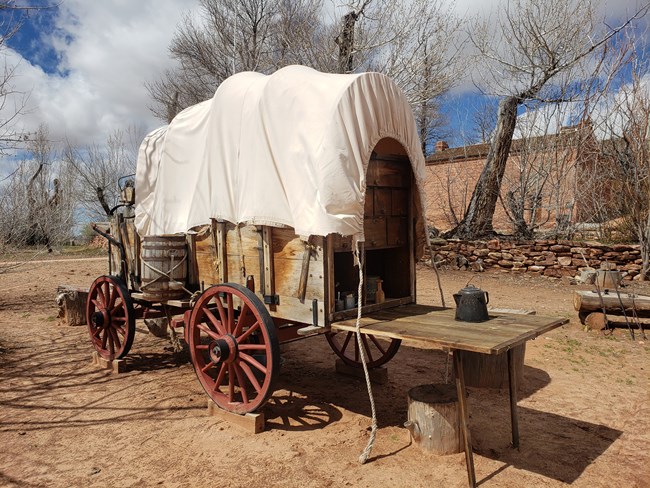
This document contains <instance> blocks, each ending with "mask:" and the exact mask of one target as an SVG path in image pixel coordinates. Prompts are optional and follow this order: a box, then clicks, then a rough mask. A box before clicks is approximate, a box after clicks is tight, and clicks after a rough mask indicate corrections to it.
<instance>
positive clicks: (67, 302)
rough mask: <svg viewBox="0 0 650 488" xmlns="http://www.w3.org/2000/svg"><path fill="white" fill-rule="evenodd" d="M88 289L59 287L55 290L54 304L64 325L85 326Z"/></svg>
mask: <svg viewBox="0 0 650 488" xmlns="http://www.w3.org/2000/svg"><path fill="white" fill-rule="evenodd" d="M87 301H88V288H83V287H78V286H70V285H59V286H58V287H57V289H56V304H57V305H58V307H59V315H58V317H59V319H61V322H62V323H63V324H65V325H86V302H87Z"/></svg>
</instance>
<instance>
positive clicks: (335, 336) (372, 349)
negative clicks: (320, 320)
mask: <svg viewBox="0 0 650 488" xmlns="http://www.w3.org/2000/svg"><path fill="white" fill-rule="evenodd" d="M325 338H326V339H327V342H329V345H330V347H331V348H332V350H333V351H334V352H335V353H336V355H337V356H338V357H340V358H341V360H342V361H343V362H344V363H345V364H347V365H349V366H352V367H355V368H361V367H362V365H361V353H360V351H359V343H358V341H357V338H356V334H355V333H354V332H348V331H341V332H327V333H326V334H325ZM361 343H362V344H363V350H364V352H365V353H366V364H367V365H368V368H377V367H379V366H381V365H382V364H386V363H387V362H388V361H390V360H391V359H393V356H395V354H397V350H398V349H399V346H400V344H401V343H402V341H401V340H400V339H390V340H387V339H384V338H380V337H377V336H374V335H371V334H361Z"/></svg>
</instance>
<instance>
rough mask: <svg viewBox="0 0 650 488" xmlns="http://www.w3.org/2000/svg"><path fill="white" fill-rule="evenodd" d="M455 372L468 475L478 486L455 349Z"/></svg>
mask: <svg viewBox="0 0 650 488" xmlns="http://www.w3.org/2000/svg"><path fill="white" fill-rule="evenodd" d="M453 356H454V373H455V374H456V390H457V392H458V406H459V407H460V430H461V432H462V434H463V444H464V446H465V463H466V464H467V477H468V479H469V486H470V487H471V488H474V487H475V486H476V474H475V472H474V457H473V455H472V438H471V435H470V433H469V413H468V410H467V395H466V393H465V375H464V373H463V363H462V361H461V358H460V351H458V350H456V349H454V352H453Z"/></svg>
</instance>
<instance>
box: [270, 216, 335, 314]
mask: <svg viewBox="0 0 650 488" xmlns="http://www.w3.org/2000/svg"><path fill="white" fill-rule="evenodd" d="M272 242H273V244H272V256H273V268H274V273H273V280H274V285H275V294H276V295H278V296H279V298H280V304H279V305H278V306H277V307H276V309H275V310H274V311H271V315H272V316H274V317H280V318H283V319H287V320H291V321H296V322H300V323H305V324H312V323H313V310H312V300H314V299H316V300H318V309H317V313H318V324H319V325H324V324H325V308H326V307H325V286H326V280H325V257H324V252H325V248H324V239H323V238H322V237H318V236H315V237H313V238H312V247H311V249H310V248H308V247H307V246H306V243H305V242H304V241H302V240H301V239H300V238H299V237H298V236H296V235H295V233H294V231H293V229H279V228H274V229H273V240H272ZM305 252H310V260H309V272H308V276H307V288H306V293H305V302H304V303H301V302H300V291H301V290H300V275H301V271H302V269H303V259H304V253H305Z"/></svg>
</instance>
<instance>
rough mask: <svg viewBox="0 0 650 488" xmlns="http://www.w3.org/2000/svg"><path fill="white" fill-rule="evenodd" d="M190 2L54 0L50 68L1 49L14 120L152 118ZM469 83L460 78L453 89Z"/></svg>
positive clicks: (82, 128) (617, 11)
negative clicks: (19, 98)
mask: <svg viewBox="0 0 650 488" xmlns="http://www.w3.org/2000/svg"><path fill="white" fill-rule="evenodd" d="M403 1H408V0H403ZM506 1H507V0H456V2H455V3H454V8H455V11H456V12H457V14H458V15H459V16H461V17H463V18H466V17H468V16H471V15H487V13H488V12H490V11H492V10H493V9H495V8H500V6H502V5H505V2H506ZM324 3H325V4H326V6H327V8H326V9H325V14H326V15H330V16H333V14H334V12H338V10H337V9H336V8H335V7H333V4H341V3H342V0H325V1H324ZM641 3H642V2H641V1H640V0H617V1H616V2H603V4H602V7H603V9H604V10H603V14H605V13H606V14H607V16H608V18H612V19H615V18H622V17H624V16H625V15H626V13H629V12H631V11H633V10H634V9H635V8H636V7H637V6H638V5H640V4H641ZM450 4H451V2H450ZM197 5H198V0H138V1H134V0H102V1H88V0H66V1H64V2H62V3H61V6H60V11H59V15H58V17H57V18H56V27H57V30H56V32H55V34H54V35H52V36H50V37H49V38H46V39H42V40H41V42H45V43H49V44H51V45H52V46H54V47H55V49H56V50H57V51H58V53H59V54H60V56H61V59H60V65H59V66H58V73H54V74H52V73H45V72H43V70H42V69H40V67H38V66H34V65H32V64H30V63H29V61H27V60H24V59H22V58H21V56H20V55H19V54H17V53H15V52H13V51H11V50H6V56H7V62H8V64H9V65H13V64H17V65H18V68H17V70H16V76H15V78H14V80H13V83H14V85H15V87H16V89H18V90H19V91H23V92H30V96H29V100H28V109H29V110H28V113H27V114H26V115H25V116H24V117H22V119H21V123H22V124H24V126H25V128H26V129H27V130H30V131H33V130H34V129H35V128H36V127H37V126H38V125H39V124H40V123H41V122H44V123H46V124H48V126H49V128H50V133H51V135H52V137H53V138H55V139H64V138H66V137H67V138H69V139H71V140H73V141H75V142H79V143H91V142H101V141H103V140H104V139H105V137H106V135H107V134H109V133H110V132H111V131H113V130H114V129H117V128H125V127H127V126H129V125H136V126H139V127H141V128H142V129H145V130H148V129H152V128H154V127H156V126H158V125H160V121H158V120H156V119H155V118H154V117H153V116H152V115H151V113H150V111H149V108H148V106H149V104H150V99H149V95H148V93H147V90H146V88H145V86H144V83H145V82H146V81H147V80H152V79H154V78H155V77H156V76H157V75H158V74H160V73H161V72H162V71H163V70H164V69H166V68H168V67H170V66H171V64H172V61H171V60H170V59H169V55H168V46H169V42H170V40H171V38H172V36H173V34H174V32H175V30H176V26H177V24H178V22H179V21H180V19H181V17H182V15H183V13H184V12H186V11H188V10H194V11H196V9H197ZM339 10H340V9H339ZM473 90H474V88H473V86H472V85H471V84H470V83H468V82H467V81H465V82H464V83H461V84H460V86H459V87H458V88H457V91H456V93H459V92H460V93H462V92H466V91H473Z"/></svg>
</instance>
